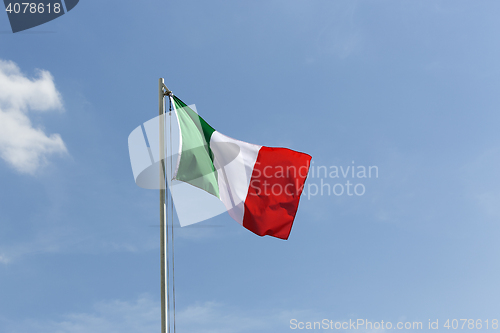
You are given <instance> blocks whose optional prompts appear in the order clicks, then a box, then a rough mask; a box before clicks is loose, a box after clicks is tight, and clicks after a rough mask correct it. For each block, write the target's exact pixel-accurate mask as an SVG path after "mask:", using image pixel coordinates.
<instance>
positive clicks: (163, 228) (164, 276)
mask: <svg viewBox="0 0 500 333" xmlns="http://www.w3.org/2000/svg"><path fill="white" fill-rule="evenodd" d="M170 93H171V91H170V90H168V88H167V87H166V86H165V83H164V80H163V78H161V79H159V96H158V97H159V105H160V109H159V118H158V119H159V123H160V124H159V125H160V260H161V333H167V331H168V332H170V329H169V325H168V321H169V306H168V301H169V297H168V271H167V270H168V268H169V267H168V265H167V263H168V262H167V258H168V254H167V242H168V239H167V234H166V233H167V227H168V226H167V212H166V200H165V197H166V178H165V177H166V174H165V173H166V163H165V140H164V139H165V121H164V120H165V119H164V117H165V116H164V115H165V103H164V98H165V96H168V95H169V94H170Z"/></svg>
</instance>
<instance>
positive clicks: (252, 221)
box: [170, 95, 311, 239]
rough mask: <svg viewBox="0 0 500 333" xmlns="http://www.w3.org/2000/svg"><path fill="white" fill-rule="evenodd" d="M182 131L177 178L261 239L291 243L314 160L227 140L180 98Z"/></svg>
mask: <svg viewBox="0 0 500 333" xmlns="http://www.w3.org/2000/svg"><path fill="white" fill-rule="evenodd" d="M170 100H171V102H172V105H173V107H174V110H175V113H176V116H177V120H178V122H179V129H180V142H179V157H178V159H177V165H176V166H175V171H174V172H173V175H172V177H173V179H176V180H180V181H183V182H186V183H189V184H191V185H193V186H196V187H198V188H200V189H203V190H205V191H207V192H208V193H210V194H212V195H214V196H216V197H218V198H219V199H220V200H221V201H222V202H223V203H224V205H225V207H226V209H227V211H228V213H229V215H230V216H231V217H232V218H233V219H235V220H236V221H237V222H238V223H239V224H241V225H242V226H244V227H245V228H247V229H248V230H250V231H252V232H254V233H255V234H257V235H259V236H264V235H270V236H274V237H277V238H281V239H288V236H289V235H290V231H291V229H292V224H293V221H294V219H295V214H296V213H297V209H298V206H299V200H300V195H301V193H302V189H303V187H304V183H305V181H306V178H307V174H308V171H309V164H310V160H311V156H309V155H307V154H304V153H299V152H296V151H293V150H290V149H286V148H270V147H264V146H259V145H254V144H250V143H246V142H243V141H239V140H235V139H233V138H230V137H228V136H225V135H223V134H221V133H219V132H218V131H216V130H215V129H214V128H212V127H211V126H210V125H209V124H208V123H207V122H206V121H205V120H203V119H202V118H201V117H200V116H199V115H198V114H197V113H196V112H195V111H193V110H192V109H191V108H189V107H188V106H187V105H186V104H185V103H184V102H182V101H181V100H180V99H179V98H177V97H176V96H173V95H171V96H170Z"/></svg>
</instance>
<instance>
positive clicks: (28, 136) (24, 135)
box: [0, 60, 67, 174]
mask: <svg viewBox="0 0 500 333" xmlns="http://www.w3.org/2000/svg"><path fill="white" fill-rule="evenodd" d="M37 74H38V75H37V77H36V78H32V79H30V78H28V77H26V76H25V75H24V74H23V73H21V70H20V69H19V67H18V66H17V65H16V64H15V63H14V62H12V61H4V60H0V157H1V158H2V159H4V160H5V161H6V162H7V163H9V164H10V165H11V166H12V167H14V168H15V169H16V170H17V171H19V172H21V173H28V174H34V173H35V172H36V171H37V169H38V168H39V167H41V166H43V165H45V164H46V163H47V155H50V154H54V153H66V152H67V150H66V146H65V144H64V142H63V140H62V139H61V136H60V135H59V134H50V135H47V134H45V132H44V131H43V130H42V129H41V128H36V127H34V126H33V124H32V123H31V120H30V118H29V117H28V111H39V112H43V111H51V110H62V109H63V105H62V98H61V95H60V93H59V92H58V91H57V89H56V87H55V85H54V79H53V77H52V75H51V74H50V73H49V72H47V71H44V70H39V71H38V73H37Z"/></svg>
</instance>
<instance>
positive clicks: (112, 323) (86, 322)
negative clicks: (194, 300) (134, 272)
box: [0, 294, 311, 333]
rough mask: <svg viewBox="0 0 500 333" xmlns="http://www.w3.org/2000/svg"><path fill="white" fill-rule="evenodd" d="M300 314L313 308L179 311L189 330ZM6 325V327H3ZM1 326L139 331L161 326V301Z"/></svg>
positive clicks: (277, 328)
mask: <svg viewBox="0 0 500 333" xmlns="http://www.w3.org/2000/svg"><path fill="white" fill-rule="evenodd" d="M297 316H299V317H300V316H302V317H310V316H311V312H310V311H283V310H278V311H272V310H271V311H264V310H259V311H250V312H244V311H242V310H241V309H237V308H235V307H232V306H227V305H224V304H221V303H216V302H205V303H199V304H194V305H191V306H188V307H187V308H185V309H182V310H180V311H178V312H177V325H176V327H177V329H178V330H179V332H185V333H195V332H196V333H212V332H214V333H215V332H217V333H243V332H270V331H271V332H281V331H287V332H288V331H289V330H290V328H289V321H290V319H291V318H295V317H297ZM2 326H3V327H2ZM0 328H3V331H5V332H7V333H14V332H37V333H88V332H92V333H115V332H116V333H136V332H155V331H159V329H160V304H159V302H157V301H155V300H153V298H152V297H151V296H150V295H146V294H145V295H141V296H139V297H138V299H137V300H133V301H129V302H127V301H119V300H113V301H103V302H99V303H97V304H95V305H94V306H93V308H92V310H91V311H89V312H86V313H71V314H66V315H63V316H62V317H61V318H60V319H58V320H44V321H35V320H26V321H24V322H17V323H14V322H9V321H8V320H6V319H4V320H3V325H1V324H0Z"/></svg>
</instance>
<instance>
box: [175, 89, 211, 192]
mask: <svg viewBox="0 0 500 333" xmlns="http://www.w3.org/2000/svg"><path fill="white" fill-rule="evenodd" d="M173 101H174V107H175V111H176V113H177V119H178V120H179V127H180V131H181V140H182V147H181V156H180V161H179V167H178V169H177V174H176V176H175V179H177V180H180V181H183V182H186V183H189V184H191V185H193V186H196V187H198V188H201V189H202V190H205V191H207V192H208V193H210V194H213V195H215V196H216V197H219V186H218V183H217V172H216V170H215V166H214V163H213V153H212V150H211V149H210V147H209V145H208V143H209V142H210V137H211V136H212V133H213V132H215V130H214V129H213V128H212V127H211V126H210V125H209V124H207V122H206V121H205V120H203V118H201V117H200V116H199V115H198V114H197V113H196V112H194V111H193V110H192V109H191V108H189V107H188V106H187V105H186V104H185V103H184V102H183V101H181V100H180V99H178V98H177V97H175V96H173Z"/></svg>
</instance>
